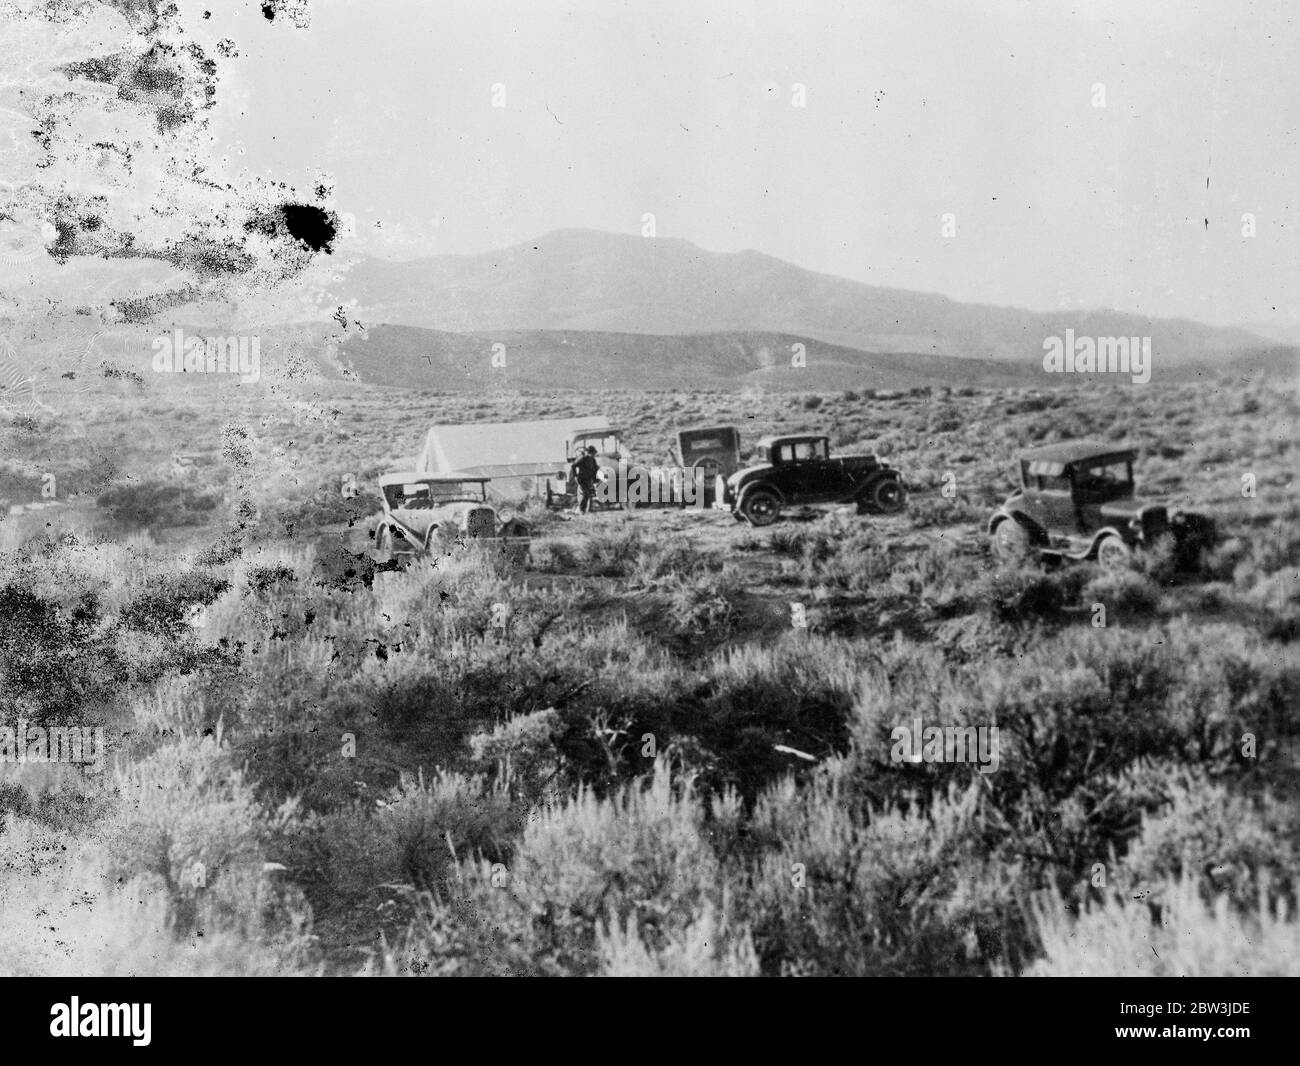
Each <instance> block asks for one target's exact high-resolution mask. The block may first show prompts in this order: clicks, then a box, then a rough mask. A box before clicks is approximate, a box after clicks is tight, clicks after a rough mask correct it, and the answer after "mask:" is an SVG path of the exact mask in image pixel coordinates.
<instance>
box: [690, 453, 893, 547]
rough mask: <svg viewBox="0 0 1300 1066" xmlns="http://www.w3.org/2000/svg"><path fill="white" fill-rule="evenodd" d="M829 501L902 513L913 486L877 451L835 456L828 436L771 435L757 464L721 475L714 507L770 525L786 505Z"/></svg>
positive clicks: (757, 455)
mask: <svg viewBox="0 0 1300 1066" xmlns="http://www.w3.org/2000/svg"><path fill="white" fill-rule="evenodd" d="M825 503H856V504H857V506H858V513H859V514H867V513H875V514H896V513H897V512H898V511H901V510H902V509H903V507H904V506H905V505H906V503H907V489H906V487H905V486H904V484H903V478H902V475H901V474H899V472H898V471H897V470H895V469H894V468H893V467H892V466H890V465H889V464H888V463H885V462H882V461H881V460H880V459H878V458H877V457H876V456H874V455H842V456H836V457H834V458H832V457H831V454H830V440H829V438H827V437H824V436H819V435H815V434H814V435H811V436H789V437H767V438H764V439H763V440H760V441H759V442H758V445H757V448H756V449H755V452H754V463H753V465H750V466H747V467H744V468H742V469H740V470H737V471H736V472H735V473H734V474H732V475H731V476H730V477H727V478H725V479H723V478H719V484H718V490H717V498H716V500H715V502H714V506H715V507H717V508H720V509H726V510H730V511H731V514H732V516H733V517H734V518H736V519H737V520H740V519H744V520H745V521H748V522H749V523H750V524H752V525H755V526H766V525H770V524H771V523H773V522H775V521H776V520H777V519H778V518H780V517H781V509H782V508H783V507H797V506H803V505H806V504H825Z"/></svg>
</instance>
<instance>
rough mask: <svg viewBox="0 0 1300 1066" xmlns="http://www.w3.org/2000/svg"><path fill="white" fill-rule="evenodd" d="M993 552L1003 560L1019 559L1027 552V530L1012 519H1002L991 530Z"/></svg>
mask: <svg viewBox="0 0 1300 1066" xmlns="http://www.w3.org/2000/svg"><path fill="white" fill-rule="evenodd" d="M993 550H994V551H995V552H997V554H998V555H1000V556H1001V557H1002V558H1003V559H1021V558H1023V557H1024V556H1025V555H1026V554H1027V553H1028V552H1029V530H1027V529H1026V528H1025V527H1024V526H1022V525H1021V524H1020V523H1019V522H1017V521H1016V520H1015V519H1014V518H1004V519H1003V520H1002V521H1001V522H999V523H998V524H997V526H995V527H994V529H993Z"/></svg>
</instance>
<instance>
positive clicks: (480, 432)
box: [418, 415, 617, 477]
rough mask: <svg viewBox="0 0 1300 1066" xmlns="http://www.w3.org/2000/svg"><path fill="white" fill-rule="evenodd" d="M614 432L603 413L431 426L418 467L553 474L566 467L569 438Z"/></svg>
mask: <svg viewBox="0 0 1300 1066" xmlns="http://www.w3.org/2000/svg"><path fill="white" fill-rule="evenodd" d="M616 429H617V427H616V426H615V425H614V424H613V423H611V422H610V421H609V419H608V418H606V417H604V416H603V415H589V416H587V417H585V418H552V419H545V420H542V421H536V422H472V423H469V424H467V425H458V426H434V427H433V428H432V429H430V430H429V433H428V436H427V437H426V438H425V443H424V451H423V452H422V453H421V455H420V460H419V464H418V465H419V466H420V468H421V469H423V470H428V471H431V472H436V473H452V472H454V471H461V472H464V473H467V474H484V475H488V476H498V477H499V476H501V475H502V474H512V475H514V474H517V475H527V474H533V475H537V474H545V473H551V474H554V473H556V472H557V471H559V470H561V469H562V468H564V467H565V466H567V465H568V457H567V453H566V449H565V443H566V442H567V441H568V440H569V439H570V438H572V437H573V436H574V435H575V434H577V433H602V432H603V433H612V432H614V431H615V430H616Z"/></svg>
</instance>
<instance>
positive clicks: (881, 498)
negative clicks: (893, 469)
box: [871, 477, 907, 514]
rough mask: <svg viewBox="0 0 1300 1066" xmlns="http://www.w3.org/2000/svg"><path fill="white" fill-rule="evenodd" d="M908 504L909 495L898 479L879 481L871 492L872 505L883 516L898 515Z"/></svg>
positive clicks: (890, 478)
mask: <svg viewBox="0 0 1300 1066" xmlns="http://www.w3.org/2000/svg"><path fill="white" fill-rule="evenodd" d="M906 503H907V493H906V492H905V491H904V490H903V483H902V482H901V481H899V480H898V479H897V478H892V477H889V478H885V479H884V480H882V481H877V482H876V484H875V486H874V487H873V488H872V490H871V505H872V506H873V507H874V508H875V509H876V510H877V511H879V512H880V513H881V514H898V512H899V511H901V510H902V509H903V505H904V504H906Z"/></svg>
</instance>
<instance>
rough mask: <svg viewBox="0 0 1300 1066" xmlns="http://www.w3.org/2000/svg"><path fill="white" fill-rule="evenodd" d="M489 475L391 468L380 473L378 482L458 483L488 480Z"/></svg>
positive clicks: (408, 483) (386, 483)
mask: <svg viewBox="0 0 1300 1066" xmlns="http://www.w3.org/2000/svg"><path fill="white" fill-rule="evenodd" d="M491 480H492V479H491V478H490V477H481V476H479V475H477V474H429V473H424V472H421V471H419V470H392V471H389V472H388V473H387V474H381V475H380V478H379V484H381V485H415V484H433V485H436V484H444V485H458V484H460V483H461V482H465V481H472V482H479V483H483V482H488V481H491Z"/></svg>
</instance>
